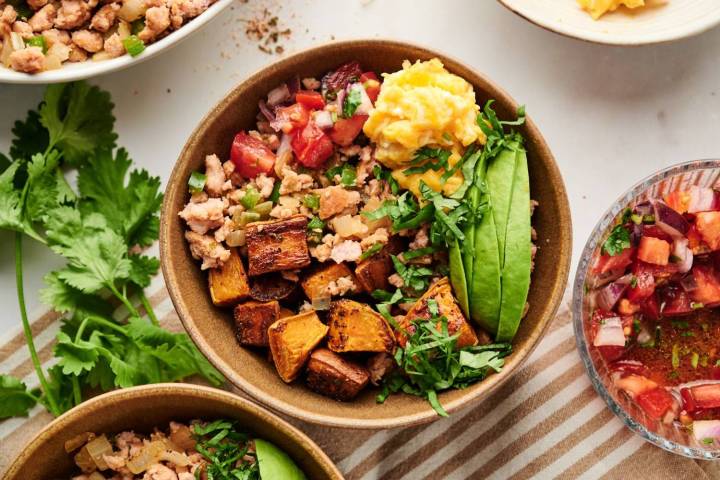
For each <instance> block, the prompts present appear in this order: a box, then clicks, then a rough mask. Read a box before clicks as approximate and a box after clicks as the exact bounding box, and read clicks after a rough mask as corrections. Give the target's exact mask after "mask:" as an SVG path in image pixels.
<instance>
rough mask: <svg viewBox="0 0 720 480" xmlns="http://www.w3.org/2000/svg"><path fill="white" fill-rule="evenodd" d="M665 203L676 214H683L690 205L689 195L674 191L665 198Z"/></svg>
mask: <svg viewBox="0 0 720 480" xmlns="http://www.w3.org/2000/svg"><path fill="white" fill-rule="evenodd" d="M665 203H667V204H668V206H669V207H670V208H672V209H673V210H675V211H676V212H678V213H685V212H687V211H688V206H689V205H690V193H689V192H681V191H679V190H676V191H674V192H672V193H671V194H669V195H667V196H665Z"/></svg>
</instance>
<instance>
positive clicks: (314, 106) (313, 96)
mask: <svg viewBox="0 0 720 480" xmlns="http://www.w3.org/2000/svg"><path fill="white" fill-rule="evenodd" d="M295 101H296V102H297V103H299V104H301V105H304V106H305V107H307V108H309V109H310V110H322V109H323V108H325V100H323V97H322V95H320V92H313V91H309V90H300V91H299V92H297V93H296V94H295Z"/></svg>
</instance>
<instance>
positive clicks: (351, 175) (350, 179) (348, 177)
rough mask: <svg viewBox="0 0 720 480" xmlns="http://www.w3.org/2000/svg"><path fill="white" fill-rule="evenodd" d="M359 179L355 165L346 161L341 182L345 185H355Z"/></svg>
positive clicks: (341, 174)
mask: <svg viewBox="0 0 720 480" xmlns="http://www.w3.org/2000/svg"><path fill="white" fill-rule="evenodd" d="M356 179H357V170H356V168H355V166H354V165H351V164H349V163H345V164H343V166H342V170H341V172H340V183H341V184H342V185H343V186H345V187H354V186H355V182H356Z"/></svg>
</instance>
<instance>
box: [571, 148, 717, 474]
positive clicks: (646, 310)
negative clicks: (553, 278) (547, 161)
mask: <svg viewBox="0 0 720 480" xmlns="http://www.w3.org/2000/svg"><path fill="white" fill-rule="evenodd" d="M719 179H720V161H718V160H700V161H693V162H688V163H682V164H679V165H675V166H673V167H670V168H666V169H664V170H661V171H659V172H657V173H655V174H654V175H652V176H650V177H648V178H646V179H644V180H642V181H640V182H638V183H637V184H636V185H634V186H633V187H632V188H631V189H629V190H628V191H627V192H626V193H625V194H623V195H622V196H621V197H620V198H619V199H618V200H617V201H616V202H614V203H613V204H612V206H611V207H610V208H609V209H608V211H607V212H606V213H605V215H604V216H603V217H602V219H601V220H600V221H599V222H598V224H597V225H596V227H595V229H594V230H593V233H592V234H591V236H590V238H589V240H588V242H587V244H586V245H585V249H584V250H583V253H582V256H581V259H580V263H579V265H578V268H577V274H576V277H575V283H574V287H573V305H572V310H573V322H574V328H575V337H576V341H577V347H578V350H579V352H580V356H581V357H582V360H583V363H584V365H585V368H586V370H587V373H588V375H589V377H590V380H591V381H592V384H593V386H594V387H595V390H596V391H597V392H598V394H599V395H600V396H601V397H602V398H603V400H605V402H606V403H607V404H608V407H609V408H610V410H612V412H613V413H615V414H616V415H617V416H618V417H619V418H620V419H621V420H622V421H623V422H624V423H625V425H626V426H627V427H628V428H630V429H631V430H632V431H634V432H635V433H637V434H638V435H640V436H641V437H642V438H643V439H645V440H647V441H648V442H650V443H652V444H654V445H657V446H659V447H661V448H663V449H665V450H668V451H670V452H673V453H676V454H680V455H684V456H687V457H691V458H698V459H705V460H717V459H720V413H719V412H720V411H719V410H718V408H719V407H720V359H718V358H717V357H718V351H717V338H718V334H719V333H718V332H719V331H718V328H720V322H719V321H718V319H717V313H716V312H715V311H714V310H713V308H714V307H715V306H717V302H718V301H720V296H718V294H720V290H718V289H717V285H718V283H717V280H716V278H715V275H716V274H715V272H716V267H715V263H714V262H715V253H714V250H715V249H716V247H717V245H715V243H714V240H712V239H711V238H710V237H709V233H708V225H712V224H713V223H708V219H712V220H715V219H716V217H717V219H720V214H718V213H717V210H718V206H720V205H719V204H718V203H717V200H716V198H715V197H716V195H717V191H716V190H715V189H716V188H717V187H718V181H719ZM626 233H627V235H626ZM708 241H709V242H710V243H708ZM658 247H660V248H661V249H662V248H668V253H669V256H668V259H667V261H666V259H665V258H661V257H660V256H656V257H654V258H653V257H652V254H650V252H659V250H657V248H658ZM670 252H672V253H670ZM661 256H662V254H661ZM716 296H717V297H718V298H715V297H716Z"/></svg>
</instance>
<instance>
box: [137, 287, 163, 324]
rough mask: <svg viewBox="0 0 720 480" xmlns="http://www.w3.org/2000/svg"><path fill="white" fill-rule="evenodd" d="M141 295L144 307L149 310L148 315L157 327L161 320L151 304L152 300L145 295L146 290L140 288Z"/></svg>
mask: <svg viewBox="0 0 720 480" xmlns="http://www.w3.org/2000/svg"><path fill="white" fill-rule="evenodd" d="M139 296H140V302H141V303H142V306H143V308H144V309H145V311H146V312H147V316H148V318H149V319H150V321H151V322H152V324H153V325H155V326H156V327H159V326H160V321H159V320H158V318H157V316H155V312H154V311H153V308H152V305H150V301H149V300H148V298H147V297H146V296H145V290H140V293H139Z"/></svg>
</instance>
